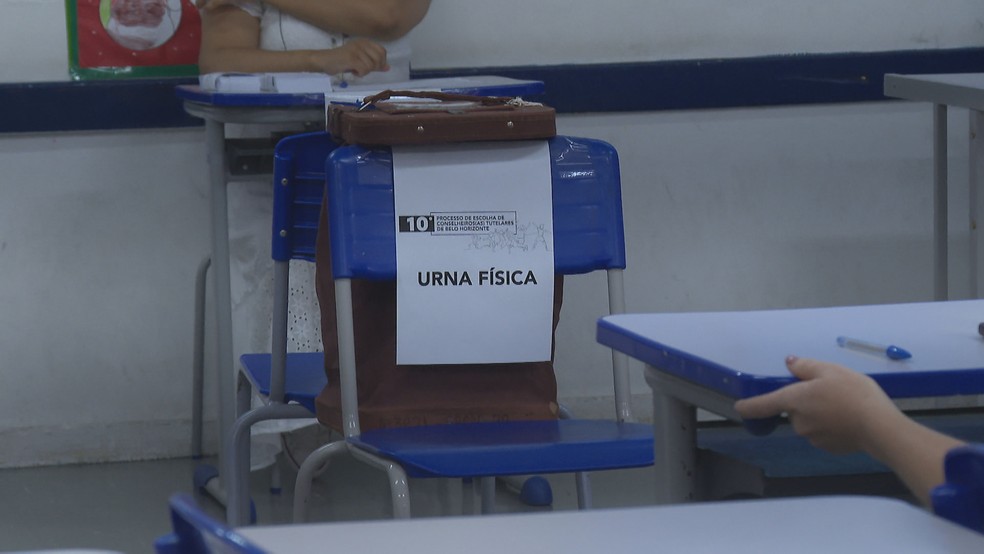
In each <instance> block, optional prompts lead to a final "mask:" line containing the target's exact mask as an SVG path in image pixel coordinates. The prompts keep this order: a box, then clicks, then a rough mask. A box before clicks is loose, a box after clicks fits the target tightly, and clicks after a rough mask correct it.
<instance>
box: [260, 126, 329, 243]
mask: <svg viewBox="0 0 984 554" xmlns="http://www.w3.org/2000/svg"><path fill="white" fill-rule="evenodd" d="M337 146H338V145H337V144H336V143H335V142H334V141H333V140H332V138H331V135H329V134H328V133H324V132H320V133H303V134H299V135H291V136H289V137H286V138H284V139H281V140H280V142H278V143H277V147H276V149H275V150H274V155H273V183H274V184H273V186H274V192H273V242H272V255H273V259H274V260H277V261H287V260H291V259H298V260H307V261H309V262H313V261H314V247H315V241H316V238H317V236H318V218H319V216H320V214H321V200H322V198H323V197H324V193H325V173H324V171H325V159H326V158H327V157H328V154H329V153H330V152H331V151H332V150H334V149H335V148H336V147H337Z"/></svg>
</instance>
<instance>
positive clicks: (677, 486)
mask: <svg viewBox="0 0 984 554" xmlns="http://www.w3.org/2000/svg"><path fill="white" fill-rule="evenodd" d="M646 381H647V382H648V383H649V386H650V387H651V388H652V390H653V421H655V422H663V423H662V424H658V425H656V426H655V427H654V432H655V433H656V435H655V436H654V437H653V438H654V441H653V442H654V446H653V447H654V449H655V452H654V453H653V454H654V460H655V464H654V465H655V468H656V502H657V503H658V504H676V503H680V502H692V501H693V500H695V499H696V495H697V485H698V483H697V456H696V453H697V409H696V408H695V406H698V405H699V406H701V407H702V408H703V409H706V410H708V411H711V412H714V413H716V414H719V415H722V416H724V417H727V418H728V419H731V420H733V421H740V418H739V417H738V414H737V413H736V412H735V409H734V403H735V400H734V399H733V398H729V397H727V396H725V395H723V394H719V393H716V392H713V391H710V390H707V389H705V388H703V387H700V386H697V385H695V384H693V383H691V382H689V381H687V380H685V379H680V378H678V377H674V376H672V375H669V374H667V373H663V372H661V371H660V370H659V369H657V368H655V367H653V366H649V365H647V366H646Z"/></svg>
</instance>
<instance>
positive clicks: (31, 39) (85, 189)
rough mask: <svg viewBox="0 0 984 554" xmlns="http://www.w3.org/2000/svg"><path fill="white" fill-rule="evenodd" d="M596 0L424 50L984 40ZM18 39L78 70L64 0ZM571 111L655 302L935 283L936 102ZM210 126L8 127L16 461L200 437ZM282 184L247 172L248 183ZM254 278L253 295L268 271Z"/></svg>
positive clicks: (4, 213)
mask: <svg viewBox="0 0 984 554" xmlns="http://www.w3.org/2000/svg"><path fill="white" fill-rule="evenodd" d="M580 4H581V6H576V5H574V6H572V4H571V3H570V2H564V3H561V2H558V1H554V0H549V1H548V0H544V1H542V2H536V3H529V2H518V1H512V0H510V1H506V2H498V3H487V2H486V3H482V2H476V1H471V2H465V1H463V0H461V1H451V0H435V4H434V7H433V11H432V13H431V14H430V15H429V16H428V19H427V20H426V21H425V23H424V24H423V26H422V28H421V29H420V33H418V34H417V36H416V37H415V42H416V45H417V53H418V56H417V57H416V61H415V64H416V66H417V67H422V68H426V67H434V68H436V67H458V66H468V67H480V66H489V65H507V64H522V65H528V64H551V63H588V62H600V61H639V60H652V59H671V58H686V57H702V56H711V55H716V56H743V55H761V54H768V53H783V52H795V51H846V50H878V49H893V48H918V47H954V46H971V45H973V46H979V45H980V44H981V42H982V37H981V34H982V33H984V31H981V30H980V23H979V21H978V10H977V7H976V5H975V4H974V3H972V2H969V1H956V0H954V1H950V2H947V3H945V4H940V3H939V2H934V3H930V2H921V1H915V0H909V1H907V2H904V5H903V6H900V5H899V2H897V1H896V2H894V3H893V2H888V0H879V1H878V2H868V3H865V7H864V8H863V10H865V11H864V13H860V14H859V10H862V8H861V7H858V6H856V5H855V3H849V2H840V3H839V4H843V6H842V7H840V9H838V8H839V6H836V5H835V6H831V5H830V4H829V3H828V4H826V5H824V9H823V10H820V11H815V10H814V7H815V6H817V3H816V2H810V3H805V2H800V3H790V2H767V1H765V0H756V1H755V2H745V3H743V9H742V10H741V11H735V10H734V9H733V8H732V7H731V6H732V5H734V4H735V3H733V2H729V1H727V0H721V1H720V2H717V3H711V2H706V1H701V2H678V3H676V4H672V5H671V4H668V3H663V2H649V1H644V0H637V1H622V2H614V3H611V2H610V3H608V4H603V3H597V2H580ZM817 9H819V8H817ZM882 11H884V12H885V14H887V15H885V16H884V17H881V18H873V17H869V16H870V15H871V14H872V13H879V14H880V13H881V12H882ZM832 12H835V13H836V14H837V17H833V16H831V15H829V14H830V13H832ZM558 13H563V14H565V16H564V17H563V18H558V17H555V15H556V14H558ZM711 13H713V17H709V16H708V14H711ZM859 15H860V16H864V17H859ZM856 19H862V20H863V21H862V23H864V24H865V25H866V27H865V28H863V29H859V28H857V27H854V26H853V24H852V23H851V22H852V21H855V20H856ZM845 24H846V25H845ZM14 46H16V48H14ZM12 48H14V49H12ZM0 51H3V52H7V53H8V54H7V55H5V57H4V63H3V64H0V81H37V80H54V79H64V78H66V77H65V71H66V69H65V68H66V64H65V61H64V60H65V55H64V51H65V50H64V18H63V8H62V3H61V2H60V1H57V0H6V1H5V2H4V3H3V4H2V5H0ZM13 51H16V52H19V53H22V55H21V56H12V55H10V54H9V53H10V52H13ZM559 130H560V131H561V132H562V133H565V134H572V135H581V136H588V137H594V138H601V139H605V140H609V141H610V142H612V143H613V144H614V145H615V146H616V147H617V148H618V150H619V152H620V156H621V162H622V176H623V195H624V207H625V217H626V226H627V241H628V260H629V269H628V271H627V273H626V288H627V296H628V298H627V300H628V305H629V307H630V309H631V310H633V311H683V310H733V309H753V308H771V307H792V306H818V305H833V304H857V303H867V302H901V301H910V300H928V299H930V297H931V291H932V271H931V267H930V264H931V259H932V257H931V251H930V236H931V229H932V211H931V210H932V208H931V190H930V182H931V174H930V130H931V121H930V111H929V107H928V106H924V105H920V104H908V103H872V104H859V105H833V106H812V107H789V108H786V107H780V108H768V109H734V110H711V111H696V112H663V113H633V114H587V115H568V116H562V117H561V118H560V121H559ZM965 135H966V113H964V112H961V111H960V110H952V111H951V139H952V141H953V148H952V149H951V160H950V161H951V168H952V169H951V171H952V175H953V185H952V188H951V191H952V192H951V227H952V229H953V230H954V238H953V242H952V244H951V248H952V249H953V250H952V252H954V258H955V259H954V260H953V263H952V265H951V270H952V273H953V276H952V280H951V288H952V290H954V291H955V295H956V296H958V297H959V296H962V295H964V294H966V290H967V287H966V283H964V282H963V281H962V280H960V278H959V277H960V271H961V270H962V269H964V268H963V265H962V260H961V259H960V256H959V254H960V253H961V252H962V250H961V249H962V248H965V247H966V240H967V237H966V232H962V229H963V228H964V226H965V222H966V218H967V213H966V189H965V186H964V187H962V186H961V185H962V184H964V182H965V181H964V179H965V178H966V164H967V159H966V158H967V156H966V148H967V140H966V136H965ZM203 142H204V141H203V136H202V131H201V130H197V129H195V130H168V131H158V130H147V131H127V132H99V133H59V134H41V135H7V136H0V168H2V171H0V354H2V355H0V383H2V385H0V444H2V445H3V446H2V447H0V467H5V466H19V465H34V464H48V463H62V462H72V461H87V460H90V461H95V460H115V459H135V458H149V457H158V456H173V455H184V454H186V453H187V452H188V442H189V434H190V432H189V417H190V400H189V399H190V369H189V366H190V360H191V349H192V343H191V330H190V325H191V320H192V313H193V312H192V297H193V294H192V282H193V276H194V271H195V268H196V266H197V264H198V262H199V259H200V258H201V256H203V255H204V254H205V253H206V252H207V251H208V225H207V218H208V210H207V187H206V185H205V157H204V153H203ZM261 189H262V185H260V186H259V189H257V188H256V186H255V185H254V186H252V187H240V188H238V189H237V192H236V193H235V194H236V195H239V196H236V197H234V199H233V205H234V206H235V205H237V204H236V203H237V202H240V201H243V202H245V201H246V200H244V199H248V198H249V197H250V196H252V195H255V194H257V191H258V190H261ZM234 209H235V208H234ZM252 225H253V226H255V227H256V228H258V229H261V230H262V229H264V228H265V222H264V221H263V220H262V218H260V221H259V222H256V221H254V222H253V223H252ZM248 226H249V225H247V224H246V223H243V227H244V228H245V227H248ZM244 240H245V239H244ZM265 241H266V237H265V236H262V237H259V238H256V239H255V241H254V242H253V243H252V246H249V245H247V246H248V248H247V250H249V248H254V249H255V248H258V246H257V245H260V244H263V243H264V242H265ZM247 242H249V241H247ZM240 247H242V245H240ZM254 254H255V253H254ZM248 263H249V262H247V261H241V262H240V263H239V265H240V266H242V265H244V264H248ZM238 286H239V287H240V289H239V290H240V297H239V300H244V299H245V297H246V296H248V295H249V294H253V293H256V294H259V293H258V292H257V291H260V292H262V287H259V288H258V289H256V290H243V288H242V284H241V283H240V284H239V285H238ZM602 286H603V281H602V280H601V279H600V276H583V277H577V278H572V279H570V280H568V286H567V295H566V302H565V315H564V318H563V321H562V324H561V329H560V332H559V335H558V353H557V361H558V377H559V379H560V382H561V396H562V397H563V399H565V400H568V401H570V402H571V404H572V405H574V406H575V407H584V408H586V409H593V408H595V407H597V406H599V405H600V403H599V402H598V401H597V399H598V397H603V396H604V395H605V394H606V391H607V390H609V389H610V385H609V381H608V378H609V377H608V371H607V367H608V365H609V361H608V353H607V352H606V351H605V350H604V349H603V348H601V347H599V346H597V345H595V344H594V334H593V333H594V323H593V322H594V319H595V318H596V317H597V316H598V315H600V314H601V313H602V312H603V311H604V298H603V297H602V295H601V292H600V291H601V288H602ZM247 304H248V302H246V301H245V300H244V305H247ZM244 309H245V308H240V311H238V312H237V316H238V317H237V323H236V325H237V326H238V329H237V350H242V349H244V348H246V347H247V346H246V345H247V344H248V343H254V342H256V341H257V340H260V339H258V337H259V335H260V334H261V333H258V332H257V331H256V329H257V328H258V327H260V326H257V325H252V326H251V325H247V324H245V322H244V320H246V319H252V320H259V318H261V317H264V314H263V313H259V312H258V313H255V314H253V315H254V316H253V317H250V314H249V312H248V311H247V312H245V313H244V312H243V310H244ZM254 309H255V308H254ZM260 342H262V341H260ZM635 367H636V369H637V371H635V372H634V373H635V381H634V386H635V389H636V391H637V392H644V391H645V384H644V383H643V381H642V379H641V371H638V366H635ZM599 368H601V369H599ZM211 386H214V385H210V387H211ZM209 399H211V396H209Z"/></svg>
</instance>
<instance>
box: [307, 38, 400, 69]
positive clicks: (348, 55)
mask: <svg viewBox="0 0 984 554" xmlns="http://www.w3.org/2000/svg"><path fill="white" fill-rule="evenodd" d="M315 65H316V66H318V69H319V71H323V72H325V73H328V74H330V75H339V74H342V73H351V74H352V75H355V76H356V77H364V76H365V75H367V74H368V73H371V72H373V71H388V70H389V64H388V63H386V48H385V47H383V46H382V45H381V44H379V43H378V42H374V41H372V40H369V39H365V38H353V39H349V40H347V41H346V42H345V44H343V45H341V46H339V47H337V48H332V49H331V50H320V51H318V52H317V54H316V56H315Z"/></svg>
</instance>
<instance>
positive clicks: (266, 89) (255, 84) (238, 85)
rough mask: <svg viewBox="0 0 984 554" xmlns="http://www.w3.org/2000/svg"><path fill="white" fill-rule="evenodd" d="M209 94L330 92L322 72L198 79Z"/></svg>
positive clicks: (329, 78)
mask: <svg viewBox="0 0 984 554" xmlns="http://www.w3.org/2000/svg"><path fill="white" fill-rule="evenodd" d="M198 82H199V84H200V85H201V87H202V89H204V90H207V91H212V92H244V93H281V94H323V93H325V92H328V91H330V90H332V76H331V75H328V74H326V73H207V74H205V75H202V76H200V77H199V78H198Z"/></svg>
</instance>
